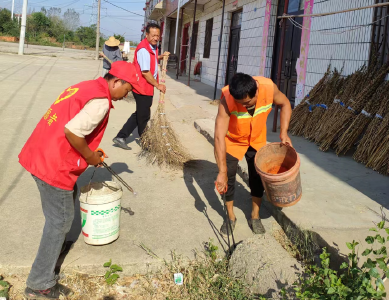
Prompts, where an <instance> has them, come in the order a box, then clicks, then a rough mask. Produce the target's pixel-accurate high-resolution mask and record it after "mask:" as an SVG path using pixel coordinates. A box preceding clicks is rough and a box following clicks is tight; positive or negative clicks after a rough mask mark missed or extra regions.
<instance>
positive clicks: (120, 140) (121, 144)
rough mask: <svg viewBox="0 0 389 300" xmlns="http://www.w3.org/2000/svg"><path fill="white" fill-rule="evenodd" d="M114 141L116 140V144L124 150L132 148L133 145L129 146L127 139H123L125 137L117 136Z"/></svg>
mask: <svg viewBox="0 0 389 300" xmlns="http://www.w3.org/2000/svg"><path fill="white" fill-rule="evenodd" d="M112 142H114V144H115V145H116V146H118V147H120V148H122V149H124V150H131V147H128V146H127V143H126V140H125V139H123V138H119V137H115V138H114V139H113V140H112Z"/></svg>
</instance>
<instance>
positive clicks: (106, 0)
mask: <svg viewBox="0 0 389 300" xmlns="http://www.w3.org/2000/svg"><path fill="white" fill-rule="evenodd" d="M104 1H105V2H107V3H109V4H111V5H113V6H115V7H117V8H120V9H122V10H125V11H127V12H129V13H131V14H134V15H137V16H141V17H144V15H141V14H137V13H134V12H133V11H130V10H128V9H125V8H123V7H120V6H117V5H116V4H113V3H111V2H109V1H108V0H104Z"/></svg>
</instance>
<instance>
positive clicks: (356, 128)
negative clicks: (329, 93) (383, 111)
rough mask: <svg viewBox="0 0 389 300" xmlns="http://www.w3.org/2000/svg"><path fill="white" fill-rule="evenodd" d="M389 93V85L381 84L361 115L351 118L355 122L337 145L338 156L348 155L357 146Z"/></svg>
mask: <svg viewBox="0 0 389 300" xmlns="http://www.w3.org/2000/svg"><path fill="white" fill-rule="evenodd" d="M388 92H389V90H388V84H381V86H380V87H379V88H378V89H377V91H376V92H375V93H374V95H373V96H372V97H371V98H370V100H369V101H368V102H367V103H366V105H365V106H364V108H363V109H362V111H361V113H360V114H359V115H352V116H351V119H353V122H352V123H351V125H350V127H349V128H347V130H346V131H345V132H344V133H343V135H342V136H341V137H340V139H339V140H338V142H337V144H336V154H338V155H340V154H346V153H347V151H349V150H350V149H351V148H352V147H353V146H354V145H355V143H356V142H357V141H358V139H359V137H360V136H361V135H362V134H363V132H364V131H365V129H366V128H367V126H368V125H369V124H370V122H371V121H372V120H373V117H374V115H375V114H376V113H377V111H378V109H379V107H380V104H381V102H383V99H384V97H385V94H386V93H388ZM385 102H386V101H385ZM365 134H366V133H365Z"/></svg>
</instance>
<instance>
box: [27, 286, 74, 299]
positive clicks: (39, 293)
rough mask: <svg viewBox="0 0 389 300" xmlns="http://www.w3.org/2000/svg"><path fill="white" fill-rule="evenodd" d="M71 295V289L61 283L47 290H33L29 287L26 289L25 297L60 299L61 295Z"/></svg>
mask: <svg viewBox="0 0 389 300" xmlns="http://www.w3.org/2000/svg"><path fill="white" fill-rule="evenodd" d="M71 293H72V291H71V289H69V288H67V287H66V286H64V285H62V284H60V283H57V284H56V285H55V286H53V287H52V288H49V289H47V290H33V289H30V288H29V287H26V289H25V290H24V296H26V297H27V299H59V297H60V296H61V295H62V296H69V295H70V294H71Z"/></svg>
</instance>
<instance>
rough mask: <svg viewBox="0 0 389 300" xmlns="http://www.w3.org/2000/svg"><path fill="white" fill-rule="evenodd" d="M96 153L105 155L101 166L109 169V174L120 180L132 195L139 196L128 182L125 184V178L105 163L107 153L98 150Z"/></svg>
mask: <svg viewBox="0 0 389 300" xmlns="http://www.w3.org/2000/svg"><path fill="white" fill-rule="evenodd" d="M96 152H101V153H103V156H102V157H101V164H102V165H103V167H104V168H106V169H107V171H108V172H110V173H111V174H112V175H113V176H114V177H115V178H116V179H117V180H119V182H120V183H121V184H122V185H124V186H125V187H126V188H127V189H128V190H129V191H130V192H131V193H133V194H134V196H136V195H137V193H136V192H135V191H134V190H133V189H132V187H130V186H129V185H128V184H127V182H125V181H124V180H123V178H121V177H120V176H119V175H118V174H117V173H116V172H115V171H114V170H112V168H111V167H110V166H108V165H107V163H105V162H104V157H107V155H106V154H105V152H104V151H103V149H100V148H98V149H97V150H96Z"/></svg>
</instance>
